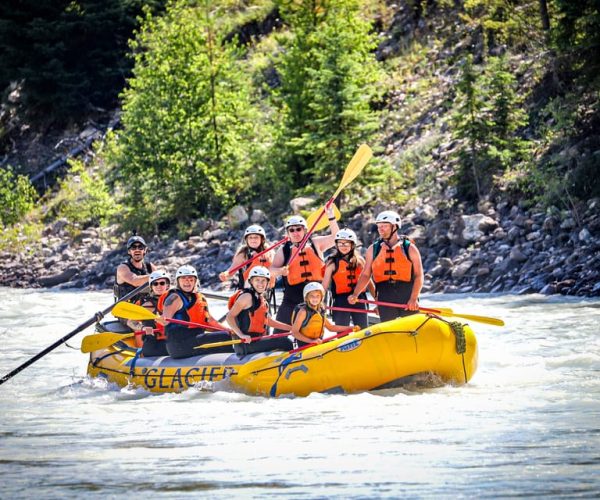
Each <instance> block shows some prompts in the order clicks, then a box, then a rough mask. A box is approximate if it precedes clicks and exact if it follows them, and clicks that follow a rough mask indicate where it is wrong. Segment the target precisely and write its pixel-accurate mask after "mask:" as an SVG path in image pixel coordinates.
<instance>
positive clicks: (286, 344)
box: [226, 266, 293, 357]
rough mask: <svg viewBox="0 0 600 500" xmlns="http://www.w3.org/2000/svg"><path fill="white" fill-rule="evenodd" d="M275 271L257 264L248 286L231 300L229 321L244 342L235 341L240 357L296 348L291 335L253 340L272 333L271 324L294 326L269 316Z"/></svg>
mask: <svg viewBox="0 0 600 500" xmlns="http://www.w3.org/2000/svg"><path fill="white" fill-rule="evenodd" d="M270 280H271V273H270V272H269V270H268V269H267V268H266V267H263V266H256V267H253V268H252V269H251V270H250V273H249V275H248V287H247V288H244V289H243V290H238V291H237V292H236V293H235V294H233V295H232V296H231V298H230V299H229V304H228V305H229V312H228V313H227V317H226V321H227V323H228V324H229V326H230V327H231V331H232V332H233V333H234V334H235V335H236V336H237V337H239V338H240V339H241V340H242V341H243V342H244V343H242V344H235V345H234V346H233V350H234V351H235V353H236V354H237V355H238V356H239V357H242V356H245V355H247V354H251V353H255V352H264V351H275V350H279V351H289V350H291V349H292V348H293V345H292V343H291V341H290V340H289V339H288V338H287V337H277V338H273V339H270V338H265V339H262V340H257V341H254V342H252V343H250V342H251V341H252V339H253V338H257V337H265V336H267V335H268V327H273V328H280V329H282V330H287V331H289V330H291V328H292V327H291V326H290V325H286V324H285V323H281V322H279V321H277V320H274V319H273V318H271V317H270V316H269V305H268V303H267V300H266V299H265V294H266V292H267V290H268V289H269V283H270Z"/></svg>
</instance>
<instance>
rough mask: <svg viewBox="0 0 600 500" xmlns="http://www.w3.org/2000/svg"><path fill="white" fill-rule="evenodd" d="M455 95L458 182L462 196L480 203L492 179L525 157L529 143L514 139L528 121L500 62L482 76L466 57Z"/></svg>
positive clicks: (502, 60)
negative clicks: (458, 165) (478, 200)
mask: <svg viewBox="0 0 600 500" xmlns="http://www.w3.org/2000/svg"><path fill="white" fill-rule="evenodd" d="M457 91H458V93H457V109H456V112H455V113H454V115H453V124H454V138H455V139H457V140H459V141H461V143H462V146H461V147H460V148H458V156H459V160H460V167H461V168H460V169H459V171H458V173H457V176H456V181H457V184H458V187H459V190H460V192H461V194H462V195H463V196H466V197H467V198H474V197H477V198H478V199H481V198H483V197H484V195H486V194H489V192H490V190H491V189H492V188H493V179H494V175H498V174H502V172H504V171H505V170H506V169H507V168H508V167H510V166H512V165H513V164H514V163H515V162H518V161H521V160H523V158H524V157H525V156H526V155H527V150H528V143H527V142H526V141H524V140H522V139H520V138H519V136H518V134H517V131H518V129H519V128H521V127H523V126H525V125H526V123H527V119H526V115H525V112H524V111H523V110H522V109H521V107H520V104H521V103H520V98H519V96H518V94H517V91H516V79H515V77H514V74H513V73H512V72H511V71H510V68H509V66H508V63H507V61H506V59H505V58H504V57H493V58H490V61H489V63H488V65H487V67H486V68H485V72H482V71H481V70H479V69H477V68H475V66H474V65H473V59H472V56H470V55H469V56H467V58H466V59H465V61H464V64H463V68H462V74H461V78H460V81H459V83H458V85H457Z"/></svg>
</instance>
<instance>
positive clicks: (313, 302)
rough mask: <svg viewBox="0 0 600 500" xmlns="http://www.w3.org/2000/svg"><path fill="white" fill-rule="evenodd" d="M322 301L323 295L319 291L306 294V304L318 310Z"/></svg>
mask: <svg viewBox="0 0 600 500" xmlns="http://www.w3.org/2000/svg"><path fill="white" fill-rule="evenodd" d="M322 300H323V294H322V293H321V292H320V291H319V290H313V291H312V292H308V293H307V294H306V303H307V304H308V305H309V306H311V307H313V308H316V307H317V306H318V305H319V304H320V303H321V302H322Z"/></svg>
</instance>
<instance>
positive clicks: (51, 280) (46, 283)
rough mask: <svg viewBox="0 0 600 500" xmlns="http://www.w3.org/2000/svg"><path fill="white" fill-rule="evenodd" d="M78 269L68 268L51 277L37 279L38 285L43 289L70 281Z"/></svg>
mask: <svg viewBox="0 0 600 500" xmlns="http://www.w3.org/2000/svg"><path fill="white" fill-rule="evenodd" d="M78 272H79V269H78V268H76V267H69V268H67V269H65V270H64V271H62V272H61V273H58V274H54V275H51V276H45V277H41V278H38V280H37V281H38V283H39V284H40V285H41V286H43V287H47V288H49V287H53V286H56V285H59V284H61V283H66V282H68V281H69V280H71V279H72V278H73V277H74V276H75V275H76V274H77V273H78Z"/></svg>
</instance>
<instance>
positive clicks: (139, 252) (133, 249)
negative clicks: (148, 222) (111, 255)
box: [127, 243, 146, 262]
mask: <svg viewBox="0 0 600 500" xmlns="http://www.w3.org/2000/svg"><path fill="white" fill-rule="evenodd" d="M127 253H128V254H129V256H130V257H131V260H133V261H134V262H140V261H142V260H144V255H146V247H145V246H144V245H142V244H141V243H134V244H133V245H131V246H130V247H129V249H128V250H127Z"/></svg>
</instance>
